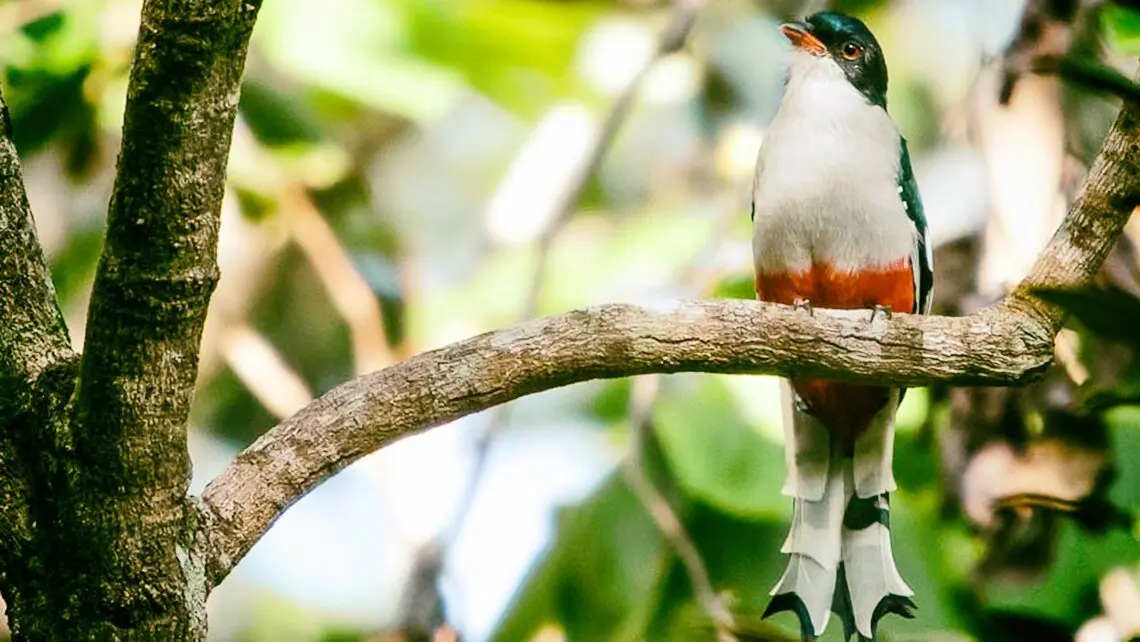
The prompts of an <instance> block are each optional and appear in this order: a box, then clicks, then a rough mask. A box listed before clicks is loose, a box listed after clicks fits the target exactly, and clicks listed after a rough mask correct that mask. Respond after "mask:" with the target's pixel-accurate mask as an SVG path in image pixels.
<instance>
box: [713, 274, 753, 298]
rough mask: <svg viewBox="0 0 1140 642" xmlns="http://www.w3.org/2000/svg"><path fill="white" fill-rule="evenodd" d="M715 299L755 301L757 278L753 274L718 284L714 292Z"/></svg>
mask: <svg viewBox="0 0 1140 642" xmlns="http://www.w3.org/2000/svg"><path fill="white" fill-rule="evenodd" d="M712 296H713V297H714V298H725V299H755V298H756V277H754V276H752V275H751V274H749V275H746V276H739V275H738V276H731V277H729V278H727V279H724V280H723V281H721V282H720V283H717V285H716V288H715V289H714V290H713V292H712Z"/></svg>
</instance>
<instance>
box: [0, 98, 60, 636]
mask: <svg viewBox="0 0 1140 642" xmlns="http://www.w3.org/2000/svg"><path fill="white" fill-rule="evenodd" d="M0 249H2V250H3V251H2V252H0V591H3V593H4V596H5V597H6V598H7V600H8V604H9V616H10V617H12V618H19V617H21V616H22V613H24V612H28V611H34V610H35V609H34V608H33V607H32V605H33V604H35V603H37V602H41V603H42V600H43V597H42V595H41V592H40V590H39V589H38V588H37V586H39V585H40V583H41V581H42V580H43V579H44V576H43V574H42V571H41V568H40V566H39V565H38V564H37V563H36V561H35V560H36V558H37V556H38V554H39V552H40V551H43V550H45V549H46V541H45V540H46V539H47V538H46V537H45V533H44V532H43V530H42V529H39V530H38V529H36V528H35V526H36V525H37V524H50V523H51V521H52V516H53V507H52V506H50V505H46V504H45V503H44V502H40V501H37V499H38V497H39V496H40V495H42V494H43V491H44V490H45V487H44V486H45V483H46V479H47V477H48V474H47V471H49V470H50V469H51V467H52V453H53V452H54V451H55V443H56V441H57V439H58V436H59V435H60V434H62V433H63V432H64V431H65V428H66V422H67V412H66V409H67V400H68V398H69V397H70V395H71V389H72V386H73V383H74V376H75V366H76V355H75V353H74V352H72V350H71V343H70V339H69V338H68V336H67V327H66V325H64V322H63V315H62V314H61V313H60V310H59V306H58V305H57V303H56V296H55V287H54V286H53V285H52V282H51V276H50V274H49V273H48V269H47V264H46V263H45V261H44V256H43V251H42V249H41V248H40V244H39V241H38V240H37V238H36V227H35V222H34V221H33V219H32V212H31V209H30V208H29V207H28V199H27V195H26V194H25V192H24V183H23V178H22V176H21V172H20V163H19V159H18V158H17V156H16V148H15V146H13V144H12V138H11V122H10V121H9V119H8V110H7V107H5V106H4V102H3V97H2V96H0Z"/></svg>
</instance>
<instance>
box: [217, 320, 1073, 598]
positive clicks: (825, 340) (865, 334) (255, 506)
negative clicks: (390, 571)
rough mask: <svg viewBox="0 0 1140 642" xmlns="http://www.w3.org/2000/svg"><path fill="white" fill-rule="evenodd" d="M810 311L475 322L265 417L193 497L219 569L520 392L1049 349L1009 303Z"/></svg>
mask: <svg viewBox="0 0 1140 642" xmlns="http://www.w3.org/2000/svg"><path fill="white" fill-rule="evenodd" d="M868 318H869V314H868V313H867V312H866V311H832V310H827V311H823V310H817V311H816V313H815V315H814V316H810V315H808V314H806V313H803V312H800V311H797V310H796V309H794V308H792V307H789V306H782V305H774V304H764V303H757V302H753V301H742V300H721V301H680V302H676V303H675V304H674V305H672V306H671V308H670V309H668V310H655V309H647V308H643V307H638V306H634V305H623V304H610V305H601V306H595V307H591V308H587V309H584V310H576V311H573V312H568V313H566V314H562V315H559V316H554V317H547V318H543V319H536V320H533V321H529V322H526V323H521V324H519V325H515V326H512V327H510V328H507V329H505V330H499V331H497V332H492V333H487V334H482V335H479V336H477V337H473V338H471V339H467V340H464V341H460V342H458V343H455V344H452V345H450V346H448V347H445V348H441V349H439V350H433V351H431V352H426V353H424V354H421V355H418V356H416V357H413V358H411V359H409V360H407V361H405V362H403V363H400V364H397V365H395V366H392V367H390V368H386V369H384V370H381V371H378V372H374V373H371V374H367V375H364V376H361V377H357V378H355V379H353V380H351V381H349V382H347V383H345V384H342V385H341V386H339V387H337V388H335V389H333V390H331V391H329V392H328V393H326V394H325V395H323V396H322V397H320V398H319V399H317V400H316V401H314V402H313V403H311V404H309V405H308V406H306V407H305V409H303V410H302V411H301V412H299V413H297V414H296V415H294V416H293V417H290V418H289V419H286V420H285V421H284V422H282V423H281V424H279V425H278V426H276V427H275V428H273V429H271V430H270V431H269V432H267V433H266V434H265V435H263V436H262V437H261V438H260V439H258V440H257V441H256V442H254V443H253V444H252V445H251V446H250V447H249V448H247V449H246V450H245V451H244V452H243V453H241V454H240V455H239V456H238V458H237V460H236V461H235V462H234V463H233V464H232V465H231V466H230V467H229V468H228V469H227V470H226V471H225V472H223V473H222V475H221V476H219V477H218V478H217V479H215V480H214V481H213V483H211V484H210V486H209V487H208V488H207V489H206V491H205V494H204V495H203V500H204V502H205V504H206V508H208V509H209V510H210V512H211V513H212V514H213V517H214V518H215V519H216V521H215V523H214V524H213V525H212V527H211V531H212V533H211V537H212V538H213V542H212V546H213V547H214V550H215V553H216V557H215V559H214V560H213V561H212V564H211V566H210V572H211V576H212V577H213V578H214V579H216V580H220V579H221V578H222V577H223V576H224V574H225V572H226V571H227V570H228V569H229V568H230V566H232V564H234V563H236V562H237V561H238V559H240V557H241V556H242V555H244V553H245V552H246V550H247V549H248V547H249V546H250V545H252V543H253V541H255V540H256V538H257V537H258V536H259V535H260V534H261V532H262V531H264V530H265V528H267V527H268V526H269V524H270V522H271V521H272V520H273V519H274V518H275V517H276V516H277V514H278V513H279V512H280V511H281V510H282V509H284V508H285V507H286V506H288V505H289V504H290V503H292V502H293V501H294V500H296V499H297V498H298V497H300V496H301V495H302V494H303V493H304V492H305V491H307V490H309V489H311V488H312V487H313V486H315V485H316V484H317V483H318V482H320V481H321V480H322V479H324V478H326V477H327V476H328V475H331V474H332V473H334V472H336V471H338V470H340V469H341V468H343V467H344V466H346V465H348V464H349V463H351V462H353V461H355V460H356V459H359V458H360V457H362V456H363V455H365V454H368V453H370V452H372V451H374V450H376V449H378V448H381V447H383V446H385V445H387V444H389V443H391V442H393V441H395V440H396V439H399V438H401V437H406V436H408V435H411V434H415V433H417V432H420V431H422V430H425V429H427V428H430V427H432V426H436V425H439V424H442V423H445V422H448V421H453V420H455V419H457V418H459V417H461V416H464V415H467V414H470V413H473V412H478V411H480V410H484V409H486V408H490V407H491V406H495V405H498V404H501V403H504V402H507V401H510V400H512V399H516V398H518V397H521V396H524V395H527V394H531V393H534V392H539V391H541V390H546V389H549V388H554V387H558V386H564V385H568V384H571V383H577V382H580V381H587V380H590V379H600V378H611V377H625V376H630V375H635V374H648V373H654V372H682V371H699V372H721V373H741V374H745V373H748V374H755V373H766V374H776V375H782V376H817V377H834V378H840V379H845V380H853V381H870V380H874V381H876V382H879V383H888V382H889V383H896V384H906V385H917V384H922V383H929V382H931V381H947V382H952V383H956V384H959V385H980V384H1003V385H1015V384H1021V383H1025V382H1027V381H1031V380H1033V379H1035V378H1036V377H1038V376H1039V375H1040V374H1041V373H1042V371H1043V370H1044V369H1045V368H1046V367H1047V366H1048V365H1049V363H1050V361H1051V359H1052V345H1053V344H1052V333H1051V328H1049V327H1046V326H1043V325H1042V324H1041V322H1040V320H1039V319H1037V318H1035V317H1030V316H1028V315H1026V314H1024V313H1022V312H1019V311H1017V310H1015V309H1012V308H994V309H990V310H986V311H983V312H981V313H978V314H976V315H973V316H969V317H960V318H952V317H921V316H916V315H902V314H900V315H895V316H894V318H893V319H891V320H890V321H879V322H876V323H875V324H874V325H872V324H870V323H868Z"/></svg>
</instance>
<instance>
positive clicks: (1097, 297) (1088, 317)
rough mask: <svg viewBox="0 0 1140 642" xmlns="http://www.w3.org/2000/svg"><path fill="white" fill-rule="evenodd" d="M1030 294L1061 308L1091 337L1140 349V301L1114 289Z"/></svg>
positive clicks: (1058, 290)
mask: <svg viewBox="0 0 1140 642" xmlns="http://www.w3.org/2000/svg"><path fill="white" fill-rule="evenodd" d="M1033 294H1034V295H1036V296H1038V297H1040V298H1041V299H1043V300H1044V301H1046V302H1048V303H1052V304H1053V305H1056V306H1058V307H1060V308H1061V309H1062V310H1064V311H1065V312H1066V313H1067V314H1069V315H1071V316H1072V317H1073V318H1074V319H1076V320H1077V321H1079V322H1080V323H1081V324H1082V325H1084V326H1085V327H1086V328H1088V329H1089V331H1091V332H1093V333H1094V334H1097V335H1100V336H1101V337H1103V338H1105V339H1109V340H1112V341H1119V342H1121V343H1125V344H1128V345H1131V346H1134V347H1140V332H1137V328H1140V299H1137V298H1136V297H1135V296H1133V295H1132V294H1130V293H1128V292H1126V291H1125V290H1122V289H1120V288H1118V287H1116V286H1108V287H1096V286H1089V287H1082V288H1037V289H1035V290H1033Z"/></svg>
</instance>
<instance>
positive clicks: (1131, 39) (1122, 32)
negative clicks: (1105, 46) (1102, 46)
mask: <svg viewBox="0 0 1140 642" xmlns="http://www.w3.org/2000/svg"><path fill="white" fill-rule="evenodd" d="M1100 20H1101V26H1102V27H1103V28H1104V30H1105V31H1106V32H1107V34H1108V41H1109V43H1110V44H1111V45H1112V47H1113V49H1116V50H1117V51H1119V52H1120V53H1123V54H1126V55H1130V56H1134V55H1136V54H1138V53H1140V11H1136V10H1135V9H1130V8H1128V7H1123V6H1121V5H1119V4H1106V5H1105V6H1104V8H1102V9H1101V12H1100Z"/></svg>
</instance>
